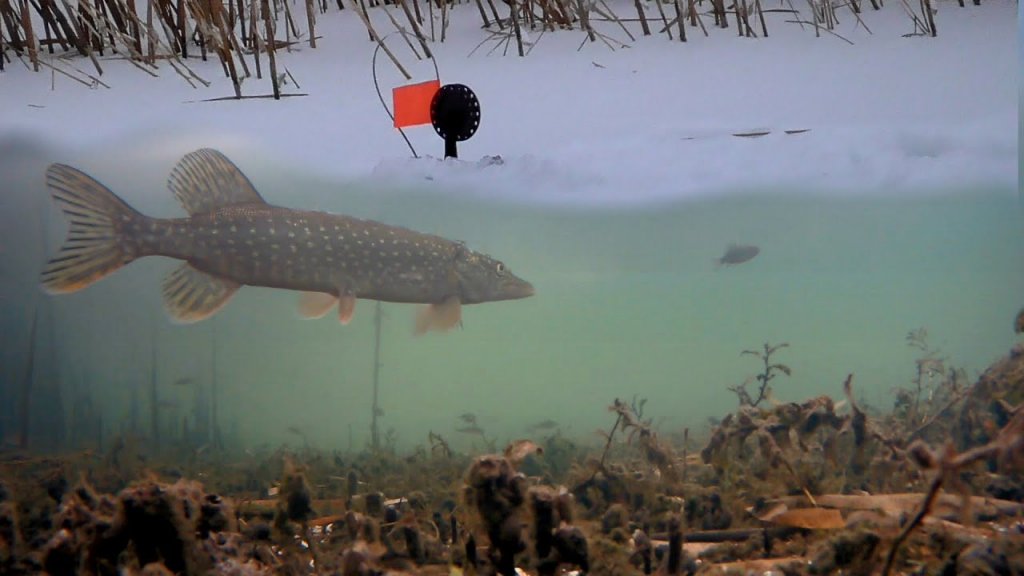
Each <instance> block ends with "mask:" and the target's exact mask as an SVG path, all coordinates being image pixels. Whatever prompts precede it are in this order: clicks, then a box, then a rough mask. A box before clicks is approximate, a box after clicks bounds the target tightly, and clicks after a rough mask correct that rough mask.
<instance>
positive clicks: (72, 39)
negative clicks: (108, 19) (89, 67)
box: [42, 0, 85, 56]
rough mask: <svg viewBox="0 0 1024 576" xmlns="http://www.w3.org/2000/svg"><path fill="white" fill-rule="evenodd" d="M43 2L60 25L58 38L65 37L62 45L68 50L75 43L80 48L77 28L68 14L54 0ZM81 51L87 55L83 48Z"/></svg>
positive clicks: (83, 54)
mask: <svg viewBox="0 0 1024 576" xmlns="http://www.w3.org/2000/svg"><path fill="white" fill-rule="evenodd" d="M42 3H43V5H44V6H46V10H47V12H49V13H50V15H51V17H52V18H53V20H54V21H55V22H56V23H57V25H58V27H59V30H58V34H57V38H58V39H61V38H62V39H63V42H62V43H61V47H62V48H63V49H65V50H67V49H68V46H69V45H73V46H75V48H76V49H78V38H77V36H76V34H75V29H74V28H73V27H72V26H71V23H70V22H68V19H67V16H65V15H64V13H63V12H61V10H60V8H58V7H57V4H56V2H55V1H54V0H42ZM79 53H81V54H82V56H85V53H84V52H82V51H81V50H79Z"/></svg>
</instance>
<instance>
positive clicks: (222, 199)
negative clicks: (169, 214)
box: [167, 148, 266, 215]
mask: <svg viewBox="0 0 1024 576" xmlns="http://www.w3.org/2000/svg"><path fill="white" fill-rule="evenodd" d="M167 187H168V188H170V189H171V192H174V195H175V196H177V197H178V201H179V202H181V205H182V206H183V207H184V208H185V210H186V211H187V212H188V213H189V214H190V215H194V214H205V213H207V212H212V211H214V210H215V209H217V208H219V207H221V206H228V205H231V204H251V203H259V204H265V203H266V202H265V201H264V200H263V197H262V196H260V193H259V192H257V191H256V188H254V187H253V185H252V182H249V178H247V177H246V176H245V174H242V171H241V170H239V169H238V167H237V166H235V165H234V164H233V163H232V162H231V160H228V158H227V156H225V155H223V154H221V153H220V152H218V151H216V150H213V149H211V148H203V149H201V150H196V151H195V152H189V153H188V154H186V155H185V157H184V158H182V159H181V161H179V162H178V165H177V166H175V167H174V170H171V175H170V177H168V178H167Z"/></svg>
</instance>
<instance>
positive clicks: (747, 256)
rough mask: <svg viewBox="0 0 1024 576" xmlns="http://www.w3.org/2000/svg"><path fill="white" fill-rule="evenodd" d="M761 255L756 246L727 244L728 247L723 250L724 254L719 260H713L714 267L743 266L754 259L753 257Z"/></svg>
mask: <svg viewBox="0 0 1024 576" xmlns="http://www.w3.org/2000/svg"><path fill="white" fill-rule="evenodd" d="M760 253H761V249H760V248H758V247H757V246H748V245H743V244H729V247H728V248H726V249H725V254H723V255H722V257H721V258H719V259H717V260H715V264H716V267H719V266H735V265H736V264H743V263H744V262H749V261H751V260H753V259H754V257H755V256H757V255H758V254H760Z"/></svg>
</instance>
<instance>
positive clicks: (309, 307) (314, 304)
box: [299, 292, 338, 320]
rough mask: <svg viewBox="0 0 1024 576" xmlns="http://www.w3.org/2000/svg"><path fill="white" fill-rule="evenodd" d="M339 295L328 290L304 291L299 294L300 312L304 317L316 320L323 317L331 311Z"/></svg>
mask: <svg viewBox="0 0 1024 576" xmlns="http://www.w3.org/2000/svg"><path fill="white" fill-rule="evenodd" d="M337 302H338V297H337V296H335V295H334V294H328V293H326V292H303V293H302V295H301V296H299V314H300V315H302V317H303V318H309V319H311V320H314V319H316V318H323V317H324V316H326V315H327V313H328V312H330V311H331V308H333V307H334V304H335V303H337Z"/></svg>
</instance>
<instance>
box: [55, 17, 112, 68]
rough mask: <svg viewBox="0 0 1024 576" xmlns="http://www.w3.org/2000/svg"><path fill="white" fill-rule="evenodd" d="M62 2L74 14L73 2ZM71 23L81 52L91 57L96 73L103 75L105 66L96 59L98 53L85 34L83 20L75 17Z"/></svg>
mask: <svg viewBox="0 0 1024 576" xmlns="http://www.w3.org/2000/svg"><path fill="white" fill-rule="evenodd" d="M61 2H62V3H63V4H64V9H65V10H67V12H68V14H74V11H73V10H72V9H71V4H69V3H68V0H61ZM71 25H72V26H73V27H74V29H75V37H76V38H77V40H78V50H79V52H84V53H85V55H86V56H88V57H89V60H91V61H92V65H93V67H95V68H96V73H97V74H99V75H100V76H102V75H103V68H102V67H100V62H99V60H97V59H96V54H95V53H93V51H92V44H91V43H90V41H89V37H88V35H87V34H85V33H84V31H83V30H82V28H83V22H82V21H81V20H78V19H73V20H71Z"/></svg>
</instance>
